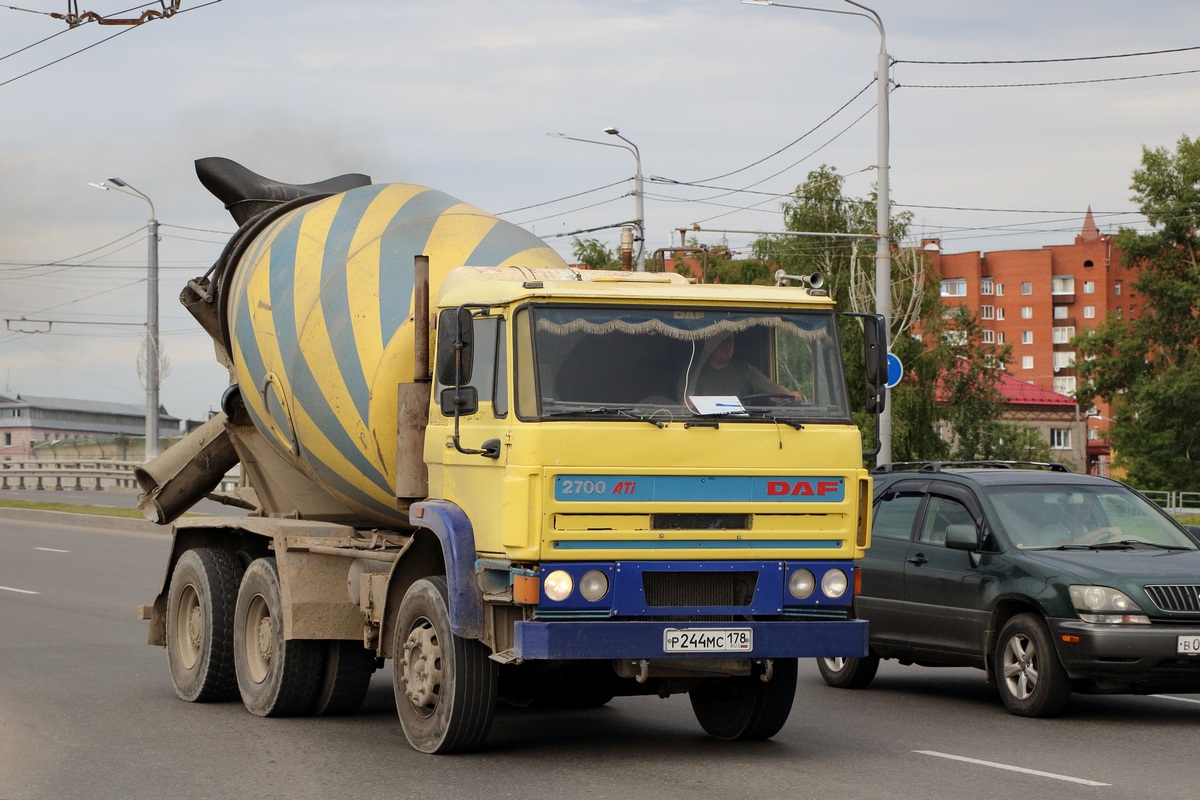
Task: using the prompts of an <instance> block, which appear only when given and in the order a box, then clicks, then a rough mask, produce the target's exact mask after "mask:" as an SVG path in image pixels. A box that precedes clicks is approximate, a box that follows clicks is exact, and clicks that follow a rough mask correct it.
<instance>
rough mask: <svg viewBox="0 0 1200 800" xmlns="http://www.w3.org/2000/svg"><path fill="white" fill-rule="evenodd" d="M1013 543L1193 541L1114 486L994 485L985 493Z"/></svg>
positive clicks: (1185, 544) (1189, 546) (1172, 544)
mask: <svg viewBox="0 0 1200 800" xmlns="http://www.w3.org/2000/svg"><path fill="white" fill-rule="evenodd" d="M988 497H989V498H990V499H991V501H992V505H994V506H995V507H996V513H997V516H998V517H999V519H1000V523H1001V524H1002V525H1003V526H1004V531H1005V533H1006V534H1007V535H1008V538H1009V539H1010V540H1011V541H1012V543H1013V544H1014V545H1015V546H1016V547H1019V548H1022V549H1034V548H1056V547H1067V548H1073V547H1096V546H1105V545H1119V544H1122V543H1124V544H1128V545H1154V546H1157V547H1167V548H1172V549H1175V548H1178V549H1184V550H1195V549H1197V548H1196V543H1195V542H1193V541H1192V540H1191V539H1190V538H1188V537H1187V536H1186V535H1185V534H1184V533H1183V532H1182V531H1180V530H1179V529H1178V528H1176V527H1175V526H1174V525H1172V524H1171V523H1170V522H1169V521H1168V520H1167V519H1166V518H1164V517H1163V515H1162V513H1161V512H1160V511H1159V510H1158V508H1157V507H1156V506H1154V505H1152V504H1151V503H1149V502H1147V501H1146V500H1143V499H1142V498H1141V497H1139V496H1138V495H1136V494H1134V493H1133V492H1131V491H1128V490H1127V489H1124V488H1123V487H1118V486H1103V487H1097V486H1082V485H1080V486H1069V485H1058V486H996V487H992V488H991V489H989V490H988Z"/></svg>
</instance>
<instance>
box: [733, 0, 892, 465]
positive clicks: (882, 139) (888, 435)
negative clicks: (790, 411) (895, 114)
mask: <svg viewBox="0 0 1200 800" xmlns="http://www.w3.org/2000/svg"><path fill="white" fill-rule="evenodd" d="M742 2H743V3H745V4H747V5H757V6H778V7H779V8H794V9H798V10H801V11H822V12H825V13H827V14H846V15H848V16H854V17H866V18H867V19H869V20H871V22H872V23H874V25H875V27H876V28H877V29H878V30H879V56H878V59H877V62H876V66H875V84H876V94H877V97H878V99H877V100H876V106H875V109H876V120H877V126H876V130H877V135H876V143H877V150H878V153H877V156H876V157H877V160H878V163H877V164H876V169H878V170H879V181H878V187H877V195H878V196H877V197H876V203H875V236H876V241H875V313H877V314H879V315H880V316H881V317H883V329H884V331H885V332H886V333H887V336H888V338H889V339H890V337H891V326H892V250H891V233H890V229H889V225H890V221H891V210H892V197H891V185H890V183H889V175H890V172H891V166H890V163H889V158H888V151H889V149H890V143H889V138H890V133H889V128H890V126H889V110H888V84H889V83H890V77H889V74H890V70H891V66H892V64H891V57H890V56H889V55H888V52H887V34H886V32H885V31H884V29H883V20H882V19H881V18H880V16H879V15H878V14H877V13H875V11H873V10H872V9H870V8H868V7H867V6H864V5H863V4H862V3H857V2H855V0H842V2H844V3H849V4H850V5H852V6H854V7H855V8H859V9H862V10H861V11H839V10H837V9H834V8H818V7H816V6H799V5H790V4H788V3H776V2H774V0H742ZM891 460H892V402H891V390H890V389H888V390H887V398H886V401H885V403H884V408H883V413H881V414H880V415H879V452H878V454H876V457H875V463H876V464H877V465H878V464H887V463H889V462H890V461H891Z"/></svg>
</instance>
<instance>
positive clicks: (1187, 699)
mask: <svg viewBox="0 0 1200 800" xmlns="http://www.w3.org/2000/svg"><path fill="white" fill-rule="evenodd" d="M1150 696H1151V697H1157V698H1159V699H1160V700H1175V701H1178V702H1180V703H1195V704H1197V705H1200V700H1193V699H1192V698H1190V697H1176V696H1175V695H1172V694H1152V695H1150Z"/></svg>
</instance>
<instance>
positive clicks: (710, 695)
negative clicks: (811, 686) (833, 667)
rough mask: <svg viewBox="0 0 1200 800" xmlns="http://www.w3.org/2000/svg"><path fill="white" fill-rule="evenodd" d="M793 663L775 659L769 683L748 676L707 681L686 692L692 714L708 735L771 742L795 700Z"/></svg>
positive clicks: (758, 675)
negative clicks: (690, 702) (690, 701)
mask: <svg viewBox="0 0 1200 800" xmlns="http://www.w3.org/2000/svg"><path fill="white" fill-rule="evenodd" d="M796 672H797V666H796V659H794V658H777V659H775V661H774V668H773V674H772V676H771V680H770V681H769V682H763V680H762V674H763V673H762V670H761V668H760V667H759V666H758V665H755V669H754V671H753V672H752V673H751V674H750V675H739V676H736V677H732V678H706V679H705V680H704V681H702V682H701V683H700V685H699V686H697V687H696V688H695V689H692V691H691V692H689V693H688V694H689V696H690V697H691V700H692V711H693V712H694V713H695V715H696V719H697V720H698V721H699V722H700V727H702V728H704V731H705V732H706V733H707V734H708V735H709V736H713V737H716V738H717V739H725V740H726V741H754V740H758V739H770V738H771V737H772V736H774V735H775V734H777V733H779V731H780V730H781V729H782V728H783V725H784V723H785V722H787V718H788V715H789V714H791V713H792V701H793V700H794V699H795V697H796Z"/></svg>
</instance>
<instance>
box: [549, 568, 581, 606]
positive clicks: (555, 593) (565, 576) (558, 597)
mask: <svg viewBox="0 0 1200 800" xmlns="http://www.w3.org/2000/svg"><path fill="white" fill-rule="evenodd" d="M574 588H575V582H574V581H573V580H571V575H570V573H568V572H567V571H566V570H561V569H556V570H554V572H551V573H550V574H549V575H547V576H546V580H544V581H542V591H544V592H545V593H546V597H549V598H550V599H551V600H553V601H555V602H556V603H561V602H562V601H563V600H566V599H567V598H568V597H570V596H571V590H572V589H574Z"/></svg>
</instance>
